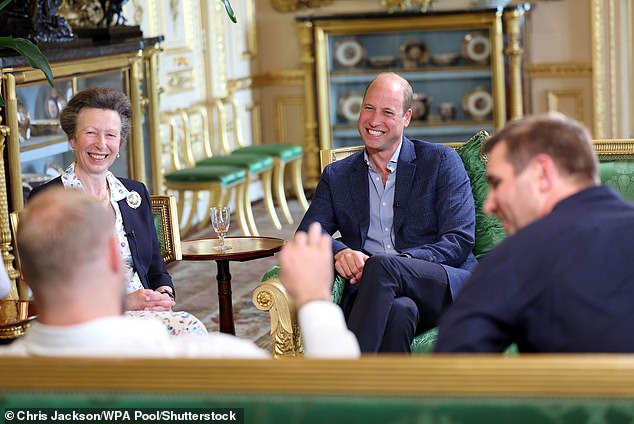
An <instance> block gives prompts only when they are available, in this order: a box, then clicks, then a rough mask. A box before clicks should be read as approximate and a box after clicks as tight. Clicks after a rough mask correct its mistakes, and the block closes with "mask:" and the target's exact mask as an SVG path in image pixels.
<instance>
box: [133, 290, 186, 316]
mask: <svg viewBox="0 0 634 424" xmlns="http://www.w3.org/2000/svg"><path fill="white" fill-rule="evenodd" d="M175 304H176V303H175V302H174V301H173V300H172V298H171V297H169V296H168V295H167V294H164V293H159V292H156V291H154V290H150V289H139V290H136V291H133V292H132V293H128V304H127V307H128V310H129V311H158V312H170V311H171V310H172V307H173V306H174V305H175Z"/></svg>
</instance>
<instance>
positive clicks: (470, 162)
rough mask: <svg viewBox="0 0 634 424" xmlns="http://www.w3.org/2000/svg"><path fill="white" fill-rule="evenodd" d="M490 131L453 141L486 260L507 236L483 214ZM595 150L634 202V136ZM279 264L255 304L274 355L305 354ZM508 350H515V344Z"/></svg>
mask: <svg viewBox="0 0 634 424" xmlns="http://www.w3.org/2000/svg"><path fill="white" fill-rule="evenodd" d="M486 137H487V133H486V132H484V131H480V132H478V133H477V134H475V135H474V136H473V137H472V138H471V139H470V140H469V141H467V142H466V143H454V144H450V145H451V146H452V147H455V148H456V150H457V152H458V154H459V155H460V157H461V159H462V161H463V164H464V165H465V169H466V171H467V174H468V175H469V179H470V181H471V189H472V193H473V198H474V204H475V207H476V232H475V233H476V234H475V235H476V238H475V246H474V254H475V256H476V258H478V259H481V258H482V257H483V256H484V255H486V253H487V252H489V251H490V250H491V249H493V248H494V247H495V246H496V245H497V244H498V243H499V242H500V241H502V239H503V238H504V236H505V234H504V230H503V228H502V226H501V224H500V222H499V221H498V219H497V218H496V217H493V216H487V215H486V214H484V212H482V206H483V204H484V201H485V200H486V196H487V193H488V186H487V182H486V158H485V157H484V156H483V155H482V154H481V145H482V142H483V141H484V140H485V139H486ZM594 147H595V151H596V152H597V154H598V156H599V161H600V163H599V170H600V175H601V181H602V182H603V183H605V184H607V185H609V186H611V187H613V188H614V189H616V190H617V191H619V192H620V193H621V194H623V196H624V197H626V198H627V199H630V200H634V139H632V140H629V139H628V140H594ZM360 148H361V147H352V148H351V147H347V148H342V149H331V150H329V151H324V152H322V164H323V166H325V165H326V164H328V163H331V162H334V161H335V160H338V159H342V158H343V157H345V156H348V155H350V154H352V153H354V152H355V151H357V150H359V149H360ZM278 274H279V267H273V268H271V269H270V270H268V271H267V272H266V273H265V274H264V275H263V276H262V279H261V280H262V281H261V282H260V284H259V285H258V286H257V287H256V289H255V291H254V294H253V302H254V304H255V305H256V307H257V308H258V309H260V310H263V311H269V313H270V317H271V336H272V338H273V353H274V355H275V356H276V357H284V356H295V355H301V354H302V353H303V348H302V344H301V334H300V329H299V327H298V325H297V321H296V311H295V309H294V306H293V305H292V304H291V303H290V302H289V300H288V297H287V295H286V291H285V290H284V287H283V286H282V285H281V284H280V282H279V280H278V279H277V277H278ZM346 283H347V281H346V280H345V279H343V278H342V277H340V276H337V277H336V278H335V282H334V284H333V289H332V294H333V302H335V303H337V304H341V297H342V295H343V288H344V286H345V284H346ZM436 335H437V331H436V329H432V330H430V331H428V332H425V333H423V334H419V335H417V336H416V337H415V339H414V341H413V342H412V353H415V354H427V353H429V352H431V351H432V350H433V345H434V343H435V340H436ZM507 352H508V353H514V352H515V349H514V348H513V347H512V346H511V348H510V350H509V351H507Z"/></svg>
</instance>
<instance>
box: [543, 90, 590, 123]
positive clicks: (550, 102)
mask: <svg viewBox="0 0 634 424" xmlns="http://www.w3.org/2000/svg"><path fill="white" fill-rule="evenodd" d="M566 98H568V99H572V101H573V102H574V115H573V116H571V117H572V118H574V119H576V120H578V121H583V104H584V96H583V91H582V90H581V89H567V90H546V101H547V109H548V112H562V113H565V112H564V111H562V110H561V109H559V102H560V101H561V100H562V99H566Z"/></svg>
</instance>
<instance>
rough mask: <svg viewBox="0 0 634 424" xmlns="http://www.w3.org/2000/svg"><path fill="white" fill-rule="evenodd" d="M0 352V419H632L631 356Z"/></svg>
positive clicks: (263, 422)
mask: <svg viewBox="0 0 634 424" xmlns="http://www.w3.org/2000/svg"><path fill="white" fill-rule="evenodd" d="M2 359H3V364H4V365H3V366H2V368H1V369H2V371H1V373H2V385H1V387H0V408H1V409H2V410H3V411H2V412H3V417H5V418H4V420H3V422H6V423H11V422H18V420H15V419H14V420H10V419H8V418H9V417H10V416H8V415H7V413H8V412H16V410H18V409H25V408H31V409H32V411H34V412H37V411H40V412H43V413H47V414H52V410H51V409H48V408H72V409H75V410H77V409H78V408H90V409H92V410H93V411H100V410H104V409H107V408H131V409H140V408H143V409H145V410H146V412H147V413H152V412H154V411H157V410H159V409H168V410H170V411H174V412H177V413H184V412H186V411H192V410H194V409H198V410H199V411H198V412H204V411H209V410H210V409H232V410H234V411H238V414H239V415H238V418H241V419H242V420H237V421H234V422H242V423H248V424H251V423H258V424H268V423H270V424H278V423H289V424H295V423H296V424H299V423H301V424H310V423H363V424H374V423H377V424H379V423H381V424H383V423H400V424H408V423H463V424H469V423H487V424H508V423H513V424H522V423H571V424H572V423H575V424H578V423H626V422H632V421H634V384H632V381H634V357H632V356H618V355H579V356H571V355H551V356H547V355H521V356H514V357H501V356H499V355H496V356H493V355H491V356H487V355H475V356H440V355H439V356H428V357H420V356H410V357H404V356H398V357H395V356H389V355H386V356H379V357H374V356H372V357H364V358H361V359H359V360H341V361H337V360H308V359H303V358H298V359H295V360H224V359H146V358H135V359H89V358H41V357H39V358H38V357H33V358H18V357H3V358H2ZM66 412H68V411H66ZM80 412H81V411H80ZM83 412H86V411H83ZM129 421H133V420H129ZM145 421H147V420H144V421H143V422H145ZM40 422H41V421H40ZM46 422H54V421H50V420H49V421H46ZM93 422H94V421H93ZM103 422H111V423H116V422H125V421H124V420H119V421H116V420H107V421H103ZM136 422H141V421H138V420H137V421H136ZM153 422H160V421H156V420H154V421H153ZM172 422H174V421H172ZM175 422H185V421H175ZM187 422H199V421H187Z"/></svg>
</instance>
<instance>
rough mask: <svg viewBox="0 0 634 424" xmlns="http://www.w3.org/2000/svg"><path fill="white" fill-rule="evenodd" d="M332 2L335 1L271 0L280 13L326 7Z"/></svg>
mask: <svg viewBox="0 0 634 424" xmlns="http://www.w3.org/2000/svg"><path fill="white" fill-rule="evenodd" d="M332 2H333V0H271V6H273V9H275V10H277V11H278V12H295V11H297V10H301V9H311V8H317V7H321V6H325V5H327V4H331V3H332Z"/></svg>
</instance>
